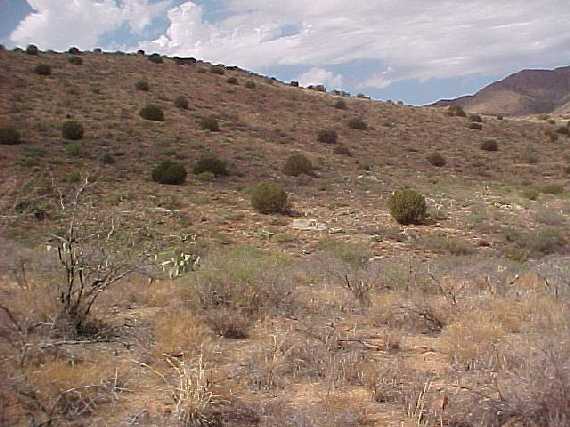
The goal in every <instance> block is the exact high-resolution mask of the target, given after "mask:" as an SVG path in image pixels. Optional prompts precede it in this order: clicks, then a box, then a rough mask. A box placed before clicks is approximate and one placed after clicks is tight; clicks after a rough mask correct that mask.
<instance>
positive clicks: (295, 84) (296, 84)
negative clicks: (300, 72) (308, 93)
mask: <svg viewBox="0 0 570 427" xmlns="http://www.w3.org/2000/svg"><path fill="white" fill-rule="evenodd" d="M289 85H290V86H292V87H299V82H297V81H295V80H293V81H292V82H291V83H289Z"/></svg>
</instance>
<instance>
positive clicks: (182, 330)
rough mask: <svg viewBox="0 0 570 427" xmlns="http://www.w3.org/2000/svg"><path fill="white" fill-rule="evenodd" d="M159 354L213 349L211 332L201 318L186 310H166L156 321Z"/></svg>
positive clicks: (189, 352)
mask: <svg viewBox="0 0 570 427" xmlns="http://www.w3.org/2000/svg"><path fill="white" fill-rule="evenodd" d="M154 335H155V339H156V344H155V351H156V353H158V354H195V353H199V352H201V351H202V352H207V351H209V350H211V347H212V345H213V340H212V336H211V333H210V332H209V331H208V328H207V327H206V325H205V324H204V322H203V321H202V320H200V318H198V317H197V316H194V315H193V314H192V313H190V312H188V311H185V310H175V311H172V310H164V311H162V312H160V313H159V314H158V315H157V316H156V318H155V321H154Z"/></svg>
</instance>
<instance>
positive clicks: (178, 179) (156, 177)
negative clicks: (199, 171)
mask: <svg viewBox="0 0 570 427" xmlns="http://www.w3.org/2000/svg"><path fill="white" fill-rule="evenodd" d="M187 175H188V173H187V172H186V168H185V167H184V165H183V164H181V163H177V162H173V161H171V160H165V161H162V162H160V163H159V164H158V165H157V166H156V167H155V168H154V169H153V170H152V180H153V181H154V182H158V183H159V184H166V185H180V184H183V183H184V181H186V176H187Z"/></svg>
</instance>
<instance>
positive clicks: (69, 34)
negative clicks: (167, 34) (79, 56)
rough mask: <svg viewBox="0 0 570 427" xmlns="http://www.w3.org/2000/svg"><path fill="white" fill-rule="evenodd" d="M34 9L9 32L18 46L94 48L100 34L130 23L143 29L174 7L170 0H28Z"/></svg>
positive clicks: (140, 29) (137, 30)
mask: <svg viewBox="0 0 570 427" xmlns="http://www.w3.org/2000/svg"><path fill="white" fill-rule="evenodd" d="M27 2H28V3H29V5H30V6H31V7H32V9H34V12H32V13H31V14H29V15H28V16H27V17H26V18H24V20H23V21H22V22H20V23H19V25H18V27H17V28H16V29H15V30H14V31H13V32H12V34H11V35H10V40H11V41H12V42H14V43H16V44H18V45H21V46H23V45H26V44H28V43H33V44H36V45H38V46H39V47H41V48H44V49H48V48H49V49H59V50H63V49H67V48H68V47H70V46H77V47H79V48H81V49H91V48H93V47H95V46H97V42H98V40H99V37H100V36H102V35H103V34H106V33H108V32H111V31H114V30H117V29H118V28H120V27H121V26H122V25H123V24H125V23H126V24H128V25H129V27H130V28H131V30H132V31H134V32H141V31H142V30H143V29H144V28H145V27H146V26H147V25H149V24H150V23H151V22H152V20H153V19H154V18H156V17H157V16H160V15H161V14H164V13H165V12H166V10H167V9H168V8H170V7H171V2H170V0H163V1H160V2H159V3H153V4H150V3H149V1H148V0H123V1H122V2H120V3H117V2H116V1H115V0H27Z"/></svg>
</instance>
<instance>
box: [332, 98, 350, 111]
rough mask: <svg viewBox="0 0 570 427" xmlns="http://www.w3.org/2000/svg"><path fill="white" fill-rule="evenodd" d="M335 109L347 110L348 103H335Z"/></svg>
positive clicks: (341, 101)
mask: <svg viewBox="0 0 570 427" xmlns="http://www.w3.org/2000/svg"><path fill="white" fill-rule="evenodd" d="M334 108H336V109H338V110H347V109H348V106H347V105H346V102H345V101H344V99H339V100H338V101H336V102H335V104H334Z"/></svg>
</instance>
